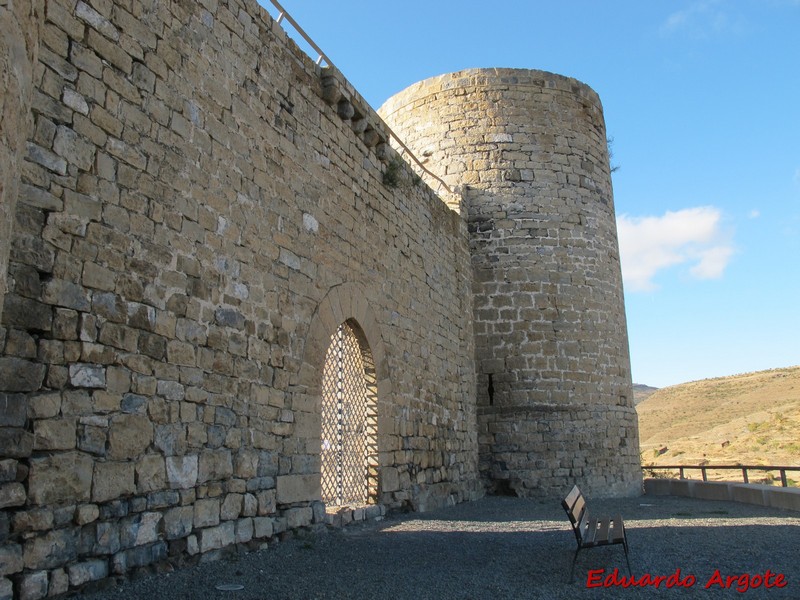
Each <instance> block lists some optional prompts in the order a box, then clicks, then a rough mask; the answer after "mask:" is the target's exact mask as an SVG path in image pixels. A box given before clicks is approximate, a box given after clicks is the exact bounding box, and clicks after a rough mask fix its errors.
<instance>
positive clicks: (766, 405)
mask: <svg viewBox="0 0 800 600" xmlns="http://www.w3.org/2000/svg"><path fill="white" fill-rule="evenodd" d="M636 410H637V412H638V414H639V439H640V443H641V450H642V464H669V463H673V464H695V465H699V464H703V462H704V461H705V462H706V463H716V464H756V465H757V464H764V465H766V464H773V465H781V466H800V366H798V367H789V368H785V369H772V370H769V371H759V372H755V373H745V374H742V375H734V376H732V377H721V378H717V379H704V380H702V381H693V382H691V383H683V384H680V385H675V386H671V387H668V388H662V389H659V390H657V391H656V392H654V393H652V394H651V395H650V396H649V397H648V398H647V399H646V400H644V401H642V402H641V403H640V404H638V405H637V407H636ZM795 479H797V477H795Z"/></svg>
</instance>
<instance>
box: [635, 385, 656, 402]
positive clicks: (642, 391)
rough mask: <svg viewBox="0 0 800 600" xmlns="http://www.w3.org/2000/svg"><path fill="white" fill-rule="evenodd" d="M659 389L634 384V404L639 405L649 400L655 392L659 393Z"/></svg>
mask: <svg viewBox="0 0 800 600" xmlns="http://www.w3.org/2000/svg"><path fill="white" fill-rule="evenodd" d="M657 391H658V388H654V387H650V386H649V385H644V384H643V383H634V384H633V404H634V405H637V404H639V403H641V402H642V401H644V400H647V399H648V398H649V397H650V396H652V395H653V392H657Z"/></svg>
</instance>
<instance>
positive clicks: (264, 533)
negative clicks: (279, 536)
mask: <svg viewBox="0 0 800 600" xmlns="http://www.w3.org/2000/svg"><path fill="white" fill-rule="evenodd" d="M272 532H273V528H272V518H271V517H254V518H253V536H254V537H256V538H270V537H272Z"/></svg>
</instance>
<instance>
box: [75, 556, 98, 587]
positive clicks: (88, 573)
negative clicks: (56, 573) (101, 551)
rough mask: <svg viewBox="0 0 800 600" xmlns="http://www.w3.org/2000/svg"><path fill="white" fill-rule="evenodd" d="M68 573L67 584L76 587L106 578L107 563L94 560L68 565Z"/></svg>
mask: <svg viewBox="0 0 800 600" xmlns="http://www.w3.org/2000/svg"><path fill="white" fill-rule="evenodd" d="M67 572H68V573H69V583H70V585H72V586H73V587H78V586H81V585H83V584H84V583H88V582H90V581H98V580H99V579H105V578H106V577H108V561H105V560H103V559H101V558H95V559H92V560H87V561H84V562H80V563H77V564H75V565H70V566H69V567H68V569H67Z"/></svg>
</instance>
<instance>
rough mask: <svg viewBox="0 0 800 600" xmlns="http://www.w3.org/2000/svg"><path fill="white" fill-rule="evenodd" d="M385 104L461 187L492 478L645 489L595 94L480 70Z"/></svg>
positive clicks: (514, 487)
mask: <svg viewBox="0 0 800 600" xmlns="http://www.w3.org/2000/svg"><path fill="white" fill-rule="evenodd" d="M379 113H380V114H381V116H382V117H383V118H384V119H385V120H386V123H387V124H388V125H389V127H391V128H392V129H393V130H394V131H395V133H396V134H397V135H398V136H399V137H400V138H401V139H402V140H403V141H404V142H405V143H406V144H407V145H408V146H409V148H410V149H411V150H412V151H413V152H414V153H415V154H416V155H417V156H418V157H419V158H420V159H421V160H422V161H424V163H425V166H426V167H427V168H428V169H430V171H431V172H433V173H435V174H436V175H438V176H440V177H441V178H442V179H443V180H444V181H446V182H447V183H448V185H449V186H450V187H453V188H460V190H461V193H462V198H463V199H462V202H463V211H464V212H465V218H466V219H467V221H468V224H469V232H470V236H471V239H470V244H471V252H472V265H473V276H474V284H473V292H474V296H475V297H474V311H475V319H474V327H475V346H476V367H477V370H478V390H477V402H478V414H479V445H480V465H481V473H482V475H483V476H484V478H485V481H486V483H487V486H489V488H490V489H492V490H494V491H495V492H498V493H512V494H516V495H520V496H559V495H562V494H564V493H566V492H567V491H569V488H570V486H571V484H573V483H578V484H579V485H580V486H581V487H582V488H583V489H584V491H585V492H587V493H588V494H590V495H595V496H600V495H634V494H638V493H639V492H640V490H641V470H640V460H639V437H638V424H637V418H636V411H635V409H634V406H633V392H632V385H631V374H630V357H629V353H628V336H627V328H626V322H625V307H624V301H623V294H622V274H621V270H620V263H619V247H618V243H617V232H616V222H615V216H614V202H613V196H612V190H611V177H610V168H609V158H608V147H607V140H606V130H605V123H604V120H603V111H602V106H601V104H600V99H599V98H598V96H597V94H596V93H595V92H594V91H593V90H592V89H590V88H589V87H588V86H586V85H584V84H583V83H580V82H578V81H576V80H575V79H571V78H567V77H562V76H559V75H554V74H552V73H545V72H542V71H531V70H517V69H473V70H467V71H461V72H458V73H453V74H449V75H442V76H440V77H434V78H432V79H428V80H425V81H423V82H420V83H417V84H415V85H413V86H411V87H410V88H408V89H406V90H405V91H403V92H401V93H399V94H397V95H396V96H394V97H392V98H391V99H390V100H389V101H387V102H386V104H384V105H383V107H381V109H380V111H379ZM421 175H422V176H423V177H426V175H425V174H424V173H421ZM431 185H432V186H433V187H436V185H437V184H436V183H435V182H431Z"/></svg>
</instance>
